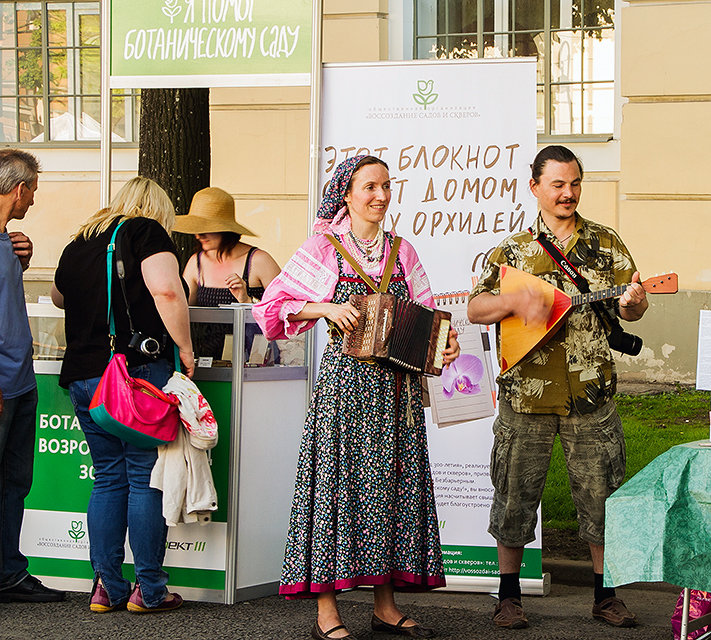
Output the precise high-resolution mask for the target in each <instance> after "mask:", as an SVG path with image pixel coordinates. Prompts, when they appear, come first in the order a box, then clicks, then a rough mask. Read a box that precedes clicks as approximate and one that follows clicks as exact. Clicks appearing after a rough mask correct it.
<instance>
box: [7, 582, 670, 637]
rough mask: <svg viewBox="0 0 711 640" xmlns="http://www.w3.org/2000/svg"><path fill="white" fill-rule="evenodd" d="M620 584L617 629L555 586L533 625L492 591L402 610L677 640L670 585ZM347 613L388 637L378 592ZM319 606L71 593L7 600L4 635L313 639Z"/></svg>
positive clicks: (543, 631)
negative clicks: (120, 600) (153, 602)
mask: <svg viewBox="0 0 711 640" xmlns="http://www.w3.org/2000/svg"><path fill="white" fill-rule="evenodd" d="M642 586H643V588H629V587H627V588H623V589H619V590H618V595H619V596H620V597H622V598H623V599H624V600H625V602H626V604H627V605H628V606H629V607H630V609H632V610H633V611H634V612H635V613H636V614H637V616H638V618H639V619H640V621H641V624H640V625H639V626H638V627H636V628H634V629H614V628H612V627H608V626H607V625H605V624H604V623H602V622H599V621H597V620H595V619H593V618H592V617H591V615H590V610H591V607H592V589H591V588H589V587H583V586H565V585H560V584H554V585H553V588H552V591H551V594H550V595H548V596H546V597H526V598H524V606H525V609H526V614H527V616H528V619H529V621H530V623H531V627H530V628H529V629H523V630H517V631H505V630H499V629H496V628H494V627H493V625H492V623H491V621H490V617H491V613H492V611H493V608H494V599H493V598H492V597H491V596H488V595H485V594H463V593H444V592H443V593H437V592H433V593H428V594H400V595H399V596H398V602H399V603H400V604H401V606H402V608H403V610H405V611H406V612H407V613H408V614H410V615H412V616H413V617H416V618H417V619H418V620H420V621H421V622H423V623H425V624H427V625H430V626H433V627H435V628H436V629H437V630H438V636H437V637H438V638H440V639H442V640H488V639H497V640H501V639H505V640H514V639H515V640H607V639H610V638H613V639H617V638H619V639H620V640H627V639H630V638H634V639H635V640H670V638H671V627H670V622H669V619H670V617H671V614H672V611H673V609H674V604H675V602H676V597H677V593H675V591H674V590H673V589H672V588H671V587H669V586H668V585H660V586H659V588H653V589H650V588H649V587H650V585H642ZM340 602H341V607H342V613H343V616H344V618H345V620H346V622H347V623H348V624H349V625H350V629H351V631H352V633H354V634H355V636H356V637H357V638H358V639H359V640H385V639H386V638H388V637H392V638H394V637H396V636H387V635H384V634H376V633H373V632H372V631H371V630H370V623H369V621H370V614H371V602H372V598H371V594H370V593H369V592H368V591H366V590H359V591H353V592H349V593H345V594H343V595H342V596H341V598H340ZM314 615H315V605H314V603H313V602H310V601H291V602H287V601H285V600H284V599H283V598H280V597H277V596H274V597H269V598H261V599H259V600H254V601H251V602H245V603H240V604H235V605H232V606H225V605H218V604H203V603H194V602H187V603H185V605H184V607H183V608H182V609H180V610H178V611H175V612H171V613H164V614H152V615H144V616H138V615H133V614H129V613H127V612H125V611H122V612H115V613H110V614H94V613H91V612H90V611H89V609H88V600H87V596H86V595H83V594H76V593H72V594H70V596H69V600H68V601H67V602H63V603H56V604H44V605H41V604H0V640H17V639H22V640H25V639H33V640H34V639H45V638H46V639H48V640H50V639H51V640H64V639H66V640H70V639H71V640H74V639H75V640H103V639H106V640H149V639H153V638H155V639H158V638H160V639H167V640H197V639H198V638H204V639H209V640H213V639H214V640H221V639H223V638H225V639H227V638H229V639H230V640H242V639H247V638H249V639H250V640H281V639H285V640H291V639H293V640H302V639H303V640H308V638H310V635H309V630H310V628H311V625H312V624H313V620H314Z"/></svg>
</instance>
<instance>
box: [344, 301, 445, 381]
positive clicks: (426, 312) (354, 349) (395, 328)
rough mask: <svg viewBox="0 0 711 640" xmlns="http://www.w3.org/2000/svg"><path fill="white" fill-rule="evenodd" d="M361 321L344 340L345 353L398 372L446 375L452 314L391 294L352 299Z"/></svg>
mask: <svg viewBox="0 0 711 640" xmlns="http://www.w3.org/2000/svg"><path fill="white" fill-rule="evenodd" d="M349 302H350V303H351V304H352V305H353V306H354V307H355V308H356V309H358V311H359V313H360V317H359V318H358V326H357V327H356V329H355V330H354V331H351V332H350V333H347V334H346V335H345V337H344V338H343V353H345V354H347V355H350V356H355V357H356V358H358V359H360V360H375V361H377V362H380V363H382V364H386V365H388V366H390V367H393V368H395V369H402V370H404V371H410V372H416V373H424V374H426V375H434V376H438V375H441V373H442V366H443V351H444V349H445V347H446V346H447V338H448V336H449V327H450V324H451V318H452V314H451V313H450V312H449V311H440V310H439V309H431V308H430V307H426V306H425V305H422V304H418V303H416V302H412V301H411V300H403V299H401V298H397V297H396V296H394V295H392V294H390V293H373V294H370V295H352V296H351V297H350V298H349Z"/></svg>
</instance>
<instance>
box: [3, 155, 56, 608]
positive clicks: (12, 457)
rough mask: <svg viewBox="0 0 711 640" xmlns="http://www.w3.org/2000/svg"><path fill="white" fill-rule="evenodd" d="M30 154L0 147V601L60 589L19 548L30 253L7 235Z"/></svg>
mask: <svg viewBox="0 0 711 640" xmlns="http://www.w3.org/2000/svg"><path fill="white" fill-rule="evenodd" d="M39 171H40V168H39V163H38V162H37V159H36V158H35V157H34V156H33V155H31V154H29V153H27V152H25V151H20V150H18V149H2V150H0V392H1V393H2V403H1V404H0V602H57V601H59V600H63V599H64V592H63V591H56V590H54V589H50V588H48V587H45V586H44V585H43V584H42V583H41V582H40V581H39V580H38V579H37V578H35V577H34V576H31V575H30V574H29V573H28V572H27V566H28V565H27V558H25V556H24V555H22V553H20V528H21V527H22V516H23V514H24V510H25V497H26V496H27V494H28V493H29V492H30V487H31V486H32V464H33V461H34V449H35V428H36V420H37V383H36V382H35V375H34V371H33V368H32V334H31V332H30V324H29V321H28V319H27V310H26V308H25V293H24V288H23V285H22V272H23V270H25V269H27V268H28V267H29V264H30V258H31V257H32V243H31V242H30V239H29V238H28V237H27V236H25V235H24V234H23V233H19V232H14V233H8V231H7V224H8V222H9V221H10V220H22V219H23V218H24V217H25V214H26V213H27V210H28V209H29V208H30V207H31V206H32V204H33V203H34V194H35V191H36V190H37V176H38V174H39Z"/></svg>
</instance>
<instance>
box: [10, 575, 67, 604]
mask: <svg viewBox="0 0 711 640" xmlns="http://www.w3.org/2000/svg"><path fill="white" fill-rule="evenodd" d="M62 600H64V591H57V590H56V589H50V588H49V587H45V586H44V585H43V584H42V583H41V582H40V581H39V580H38V579H37V578H35V577H34V576H27V577H26V578H25V579H24V580H22V582H19V583H18V584H16V585H15V586H14V587H9V588H7V589H3V590H2V591H0V602H61V601H62Z"/></svg>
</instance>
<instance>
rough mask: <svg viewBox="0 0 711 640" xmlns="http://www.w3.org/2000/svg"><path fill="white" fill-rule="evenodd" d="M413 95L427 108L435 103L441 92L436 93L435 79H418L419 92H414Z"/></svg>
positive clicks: (418, 102) (417, 101) (416, 100)
mask: <svg viewBox="0 0 711 640" xmlns="http://www.w3.org/2000/svg"><path fill="white" fill-rule="evenodd" d="M412 97H413V98H414V99H415V102H416V103H417V104H421V105H422V108H423V109H425V110H426V109H427V106H428V105H430V104H434V103H435V102H436V101H437V98H439V93H434V80H418V81H417V93H413V94H412Z"/></svg>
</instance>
